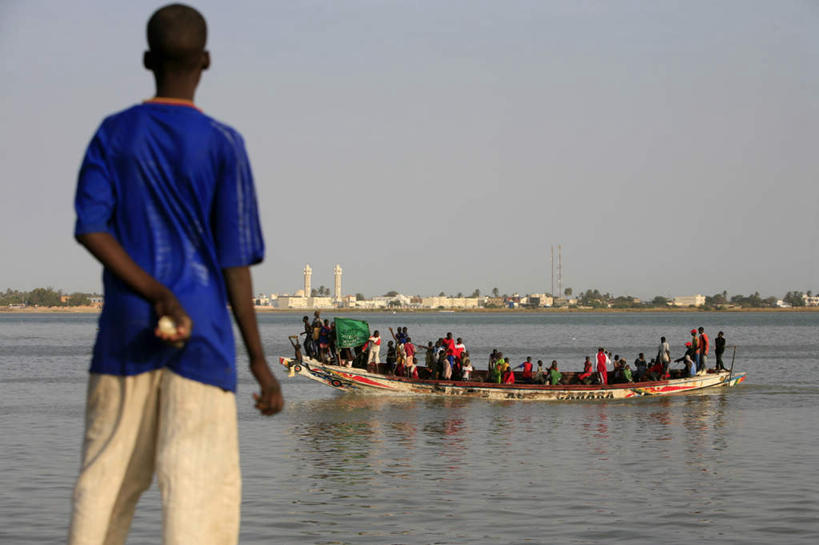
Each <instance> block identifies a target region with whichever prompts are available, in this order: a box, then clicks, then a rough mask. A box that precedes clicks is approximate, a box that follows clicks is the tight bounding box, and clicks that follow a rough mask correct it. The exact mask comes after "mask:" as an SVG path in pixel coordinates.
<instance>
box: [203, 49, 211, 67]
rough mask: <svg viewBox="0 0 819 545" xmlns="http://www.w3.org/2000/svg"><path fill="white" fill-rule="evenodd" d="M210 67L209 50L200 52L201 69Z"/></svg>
mask: <svg viewBox="0 0 819 545" xmlns="http://www.w3.org/2000/svg"><path fill="white" fill-rule="evenodd" d="M208 68H210V51H204V52H202V70H207V69H208Z"/></svg>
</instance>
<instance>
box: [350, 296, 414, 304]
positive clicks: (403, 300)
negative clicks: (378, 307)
mask: <svg viewBox="0 0 819 545" xmlns="http://www.w3.org/2000/svg"><path fill="white" fill-rule="evenodd" d="M372 301H374V302H376V303H378V304H383V305H384V307H389V306H390V304H392V306H400V307H410V306H411V305H412V297H409V296H408V295H403V294H401V293H399V294H397V295H393V296H392V297H390V296H389V295H383V296H379V297H373V298H372ZM360 302H361V301H359V303H360Z"/></svg>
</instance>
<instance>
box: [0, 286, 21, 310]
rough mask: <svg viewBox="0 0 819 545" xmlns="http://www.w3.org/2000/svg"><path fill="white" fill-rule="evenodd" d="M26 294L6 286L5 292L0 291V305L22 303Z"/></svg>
mask: <svg viewBox="0 0 819 545" xmlns="http://www.w3.org/2000/svg"><path fill="white" fill-rule="evenodd" d="M26 296H27V294H26V293H24V292H22V291H17V290H12V289H8V288H7V289H6V291H5V293H0V305H3V306H6V305H22V304H23V303H25V302H26Z"/></svg>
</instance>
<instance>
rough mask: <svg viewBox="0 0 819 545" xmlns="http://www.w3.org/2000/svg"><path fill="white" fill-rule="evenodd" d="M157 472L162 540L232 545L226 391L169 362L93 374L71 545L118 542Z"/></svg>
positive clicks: (237, 492)
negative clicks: (136, 371)
mask: <svg viewBox="0 0 819 545" xmlns="http://www.w3.org/2000/svg"><path fill="white" fill-rule="evenodd" d="M154 473H156V475H157V481H158V482H159V489H160V493H161V496H162V538H163V541H162V542H163V543H164V545H209V544H213V545H233V544H235V543H237V541H238V538H239V506H240V502H241V476H240V472H239V441H238V432H237V425H236V399H235V396H234V394H233V393H232V392H226V391H224V390H222V389H220V388H217V387H215V386H209V385H206V384H202V383H200V382H196V381H193V380H189V379H186V378H183V377H181V376H179V375H177V374H175V373H173V372H171V371H169V370H167V369H158V370H156V371H151V372H148V373H142V374H140V375H134V376H115V375H100V374H91V376H90V378H89V381H88V397H87V405H86V416H85V440H84V444H83V454H82V467H81V470H80V476H79V478H78V479H77V484H76V487H75V489H74V498H73V506H72V507H73V510H72V518H71V528H70V530H69V538H68V543H69V545H120V544H123V543H125V539H126V537H127V535H128V530H129V527H130V525H131V519H132V518H133V515H134V509H135V508H136V504H137V501H138V500H139V496H140V495H141V494H142V492H144V491H145V490H147V489H148V487H149V486H150V484H151V481H152V480H153V475H154Z"/></svg>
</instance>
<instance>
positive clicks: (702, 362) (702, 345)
mask: <svg viewBox="0 0 819 545" xmlns="http://www.w3.org/2000/svg"><path fill="white" fill-rule="evenodd" d="M699 332H700V338H699V344H698V346H697V351H698V352H699V354H700V359H699V367H697V371H698V372H700V371H705V370H706V369H708V363H707V362H708V348H709V347H710V346H709V345H710V342H709V339H708V335H706V334H705V328H704V327H702V326H700V328H699Z"/></svg>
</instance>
